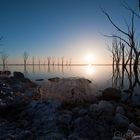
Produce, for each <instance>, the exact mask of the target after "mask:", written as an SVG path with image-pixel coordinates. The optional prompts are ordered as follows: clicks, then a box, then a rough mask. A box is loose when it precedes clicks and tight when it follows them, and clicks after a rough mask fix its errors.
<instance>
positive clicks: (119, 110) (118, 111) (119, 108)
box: [116, 106, 125, 115]
mask: <svg viewBox="0 0 140 140" xmlns="http://www.w3.org/2000/svg"><path fill="white" fill-rule="evenodd" d="M116 113H120V114H122V115H125V111H124V109H123V107H121V106H117V107H116Z"/></svg>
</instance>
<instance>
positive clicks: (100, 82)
mask: <svg viewBox="0 0 140 140" xmlns="http://www.w3.org/2000/svg"><path fill="white" fill-rule="evenodd" d="M0 69H1V70H2V66H0ZM7 69H8V70H10V71H11V72H13V71H20V72H22V73H24V74H25V76H26V77H28V78H30V79H31V80H32V81H34V82H37V81H36V79H44V81H40V82H39V81H38V82H37V83H38V84H43V83H44V82H46V81H47V79H48V78H52V77H60V78H63V77H65V78H66V77H83V78H87V79H89V80H91V81H92V82H93V83H94V84H95V85H96V87H97V89H98V90H102V89H104V88H106V87H110V86H113V87H117V88H121V89H123V90H128V89H130V88H132V87H133V90H134V91H135V92H139V91H140V85H139V82H138V81H136V78H135V75H134V74H133V72H131V74H130V73H129V70H128V69H129V68H128V69H127V71H124V73H122V70H121V66H120V69H119V70H117V71H116V70H114V72H113V68H112V65H85V66H83V65H82V66H75V65H74V66H63V67H62V66H52V65H51V66H49V67H48V66H47V65H40V66H39V65H34V66H33V65H27V68H26V71H25V69H24V66H23V65H11V66H8V68H7ZM138 76H139V74H138ZM138 78H139V77H138ZM138 78H137V79H138Z"/></svg>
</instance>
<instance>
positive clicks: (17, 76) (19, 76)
mask: <svg viewBox="0 0 140 140" xmlns="http://www.w3.org/2000/svg"><path fill="white" fill-rule="evenodd" d="M13 77H14V78H16V79H24V78H25V77H24V74H23V73H21V72H16V71H15V72H14V73H13Z"/></svg>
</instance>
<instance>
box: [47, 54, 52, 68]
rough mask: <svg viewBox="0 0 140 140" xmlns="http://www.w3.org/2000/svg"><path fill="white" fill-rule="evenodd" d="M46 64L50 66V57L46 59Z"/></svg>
mask: <svg viewBox="0 0 140 140" xmlns="http://www.w3.org/2000/svg"><path fill="white" fill-rule="evenodd" d="M47 64H48V66H50V64H51V57H50V56H48V57H47Z"/></svg>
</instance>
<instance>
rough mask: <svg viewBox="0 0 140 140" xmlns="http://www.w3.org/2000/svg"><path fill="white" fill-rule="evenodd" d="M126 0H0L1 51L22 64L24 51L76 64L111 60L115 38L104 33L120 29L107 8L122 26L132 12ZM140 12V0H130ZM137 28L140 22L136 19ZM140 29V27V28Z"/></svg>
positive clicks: (37, 57)
mask: <svg viewBox="0 0 140 140" xmlns="http://www.w3.org/2000/svg"><path fill="white" fill-rule="evenodd" d="M121 3H122V0H0V36H3V38H2V40H1V41H0V44H1V45H0V51H3V52H6V53H7V54H8V56H9V57H8V62H9V63H22V61H23V53H24V51H26V52H28V53H29V60H28V61H29V63H30V62H31V57H32V56H34V57H35V61H36V62H37V61H38V59H40V60H41V62H42V63H43V61H44V60H46V57H47V56H51V57H55V58H58V57H59V58H60V57H62V56H64V57H65V59H69V58H72V63H74V64H76V63H86V60H85V57H86V56H87V55H88V54H92V55H93V58H94V59H93V63H100V64H101V63H111V57H110V54H109V51H108V49H107V46H108V45H110V44H111V39H109V38H105V37H103V36H102V34H111V33H114V32H116V30H115V29H114V28H113V26H112V25H111V24H110V22H109V21H108V20H107V18H106V17H105V15H104V14H103V13H102V12H101V8H100V7H102V8H104V9H105V10H106V11H107V12H108V13H109V14H110V16H111V17H112V19H113V20H114V21H115V22H116V24H117V25H119V26H120V27H121V28H122V29H125V27H126V26H125V25H126V24H125V20H126V21H127V22H128V23H129V21H130V20H129V19H130V17H131V14H130V12H129V11H127V10H126V9H125V8H124V7H123V6H122V4H121ZM127 3H128V4H129V5H130V6H131V7H132V8H133V9H134V10H136V11H138V0H127ZM135 23H136V31H137V28H138V25H139V21H136V22H135ZM138 29H139V28H138Z"/></svg>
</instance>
